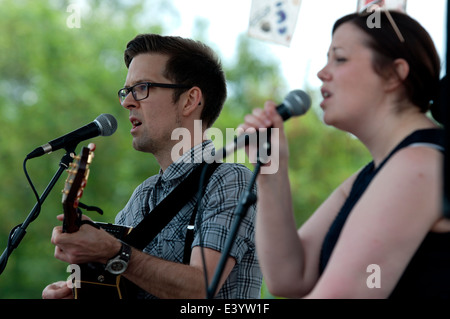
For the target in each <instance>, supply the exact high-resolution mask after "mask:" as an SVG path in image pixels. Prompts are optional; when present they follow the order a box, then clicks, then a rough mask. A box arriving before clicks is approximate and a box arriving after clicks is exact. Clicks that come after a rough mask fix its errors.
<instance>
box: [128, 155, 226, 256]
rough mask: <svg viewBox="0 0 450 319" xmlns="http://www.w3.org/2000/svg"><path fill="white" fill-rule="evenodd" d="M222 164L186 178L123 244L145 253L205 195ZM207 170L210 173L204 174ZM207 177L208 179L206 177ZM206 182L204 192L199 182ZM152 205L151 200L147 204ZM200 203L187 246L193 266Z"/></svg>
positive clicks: (197, 169) (193, 215)
mask: <svg viewBox="0 0 450 319" xmlns="http://www.w3.org/2000/svg"><path fill="white" fill-rule="evenodd" d="M220 164H221V163H216V162H214V163H211V164H206V163H205V162H203V163H201V164H200V165H198V166H197V167H196V168H195V169H194V170H193V171H192V172H191V173H190V174H189V176H188V177H186V178H185V179H184V180H183V181H182V182H181V183H180V184H179V185H178V186H177V187H176V188H175V189H174V190H172V191H171V192H170V194H169V195H167V196H166V197H165V198H164V199H163V200H162V201H161V202H160V203H159V204H158V205H157V206H156V207H155V208H154V209H153V210H152V211H151V212H150V213H148V214H146V216H145V217H144V219H143V220H142V221H141V222H140V223H139V224H138V225H137V226H136V227H134V228H133V230H132V231H131V232H130V233H129V234H128V235H127V236H126V237H125V238H124V239H122V241H124V242H125V243H127V244H129V245H130V246H132V247H135V248H137V249H140V250H143V249H144V248H145V247H147V245H148V244H149V243H150V242H151V241H152V240H153V239H154V238H155V236H156V235H157V234H159V233H160V232H161V230H162V229H163V228H164V227H165V226H166V225H167V224H168V223H169V222H170V221H171V220H172V219H173V217H175V215H176V214H177V213H178V212H179V211H180V210H181V208H183V206H184V205H186V204H187V203H188V201H189V200H190V199H192V198H193V197H194V196H195V195H196V194H198V192H199V191H202V192H203V191H204V189H205V188H206V185H207V181H208V180H209V178H210V177H211V175H212V174H213V173H214V171H215V170H216V168H217V167H218V166H219V165H220ZM203 168H205V169H206V172H203ZM202 173H204V174H205V175H204V177H202V176H201V175H202ZM201 177H202V180H204V181H206V183H205V184H204V186H203V189H202V190H200V189H199V187H200V185H199V182H200V181H201ZM147 202H148V200H147ZM198 205H199V202H197V203H196V205H195V208H194V211H193V214H192V215H191V220H190V222H189V225H188V231H187V234H186V243H185V250H184V258H183V262H184V263H189V259H190V252H191V244H192V241H193V239H194V235H193V231H194V230H193V227H192V226H193V225H194V223H195V216H196V212H197V207H198Z"/></svg>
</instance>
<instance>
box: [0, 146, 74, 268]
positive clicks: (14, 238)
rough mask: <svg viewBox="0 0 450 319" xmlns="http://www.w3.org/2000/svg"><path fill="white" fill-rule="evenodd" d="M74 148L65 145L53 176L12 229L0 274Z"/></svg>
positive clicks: (64, 167)
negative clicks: (21, 221)
mask: <svg viewBox="0 0 450 319" xmlns="http://www.w3.org/2000/svg"><path fill="white" fill-rule="evenodd" d="M74 150H75V146H71V147H67V148H66V151H67V153H66V154H65V155H64V156H63V157H62V158H61V161H60V163H59V168H58V170H57V171H56V173H55V175H54V176H53V178H52V179H51V180H50V182H49V184H48V185H47V187H46V189H45V190H44V192H43V193H42V195H41V196H40V200H39V202H38V203H36V205H34V207H33V209H32V210H31V212H30V213H29V214H28V217H27V218H26V219H25V221H24V222H23V223H22V224H20V225H18V226H16V227H15V229H14V231H11V234H10V236H9V238H8V244H7V247H6V248H5V250H4V251H3V254H2V255H1V257H0V275H1V274H2V273H3V271H4V270H5V268H6V264H7V262H8V258H9V256H10V255H11V253H12V252H13V251H14V250H15V249H16V248H17V247H18V246H19V244H20V242H21V241H22V239H23V237H24V236H25V234H26V229H27V227H28V226H29V224H30V223H31V222H32V221H33V220H35V219H36V218H37V217H38V215H39V212H40V206H41V205H42V203H43V202H44V201H45V199H46V198H47V196H48V195H49V194H50V192H51V190H52V189H53V187H54V186H55V184H56V182H57V181H58V179H59V177H60V176H61V174H62V173H63V172H64V171H65V170H66V169H67V168H68V167H69V164H70V163H72V161H73V158H72V156H71V153H73V152H74Z"/></svg>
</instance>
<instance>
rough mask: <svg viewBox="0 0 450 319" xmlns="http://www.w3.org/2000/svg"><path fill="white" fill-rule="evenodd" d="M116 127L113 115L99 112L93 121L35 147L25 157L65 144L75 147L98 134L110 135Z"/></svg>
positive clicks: (64, 145) (62, 146)
mask: <svg viewBox="0 0 450 319" xmlns="http://www.w3.org/2000/svg"><path fill="white" fill-rule="evenodd" d="M116 129H117V120H116V118H115V117H114V116H112V115H111V114H100V115H99V116H97V118H96V119H95V120H94V121H93V122H91V123H89V124H87V125H85V126H83V127H80V128H79V129H77V130H75V131H72V132H70V133H68V134H66V135H63V136H61V137H58V138H57V139H54V140H53V141H50V142H48V143H47V144H44V145H42V146H40V147H38V148H36V149H35V150H34V151H32V152H31V153H30V154H28V155H27V158H28V159H30V158H34V157H38V156H42V155H44V154H47V153H51V152H53V151H56V150H59V149H61V148H65V147H67V146H70V147H75V146H76V145H77V144H78V143H79V142H81V141H84V140H87V139H90V138H93V137H96V136H99V135H101V136H110V135H112V134H113V133H114V132H115V131H116Z"/></svg>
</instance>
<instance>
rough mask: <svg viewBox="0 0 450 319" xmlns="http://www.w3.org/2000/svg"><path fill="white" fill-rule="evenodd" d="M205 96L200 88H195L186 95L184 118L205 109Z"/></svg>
mask: <svg viewBox="0 0 450 319" xmlns="http://www.w3.org/2000/svg"><path fill="white" fill-rule="evenodd" d="M202 99H203V94H202V90H200V88H199V87H197V86H194V87H192V88H190V89H189V91H187V92H186V93H185V99H184V104H183V110H182V113H183V115H184V116H190V115H191V114H192V113H193V112H194V111H196V110H200V109H203V105H202V104H203V103H202Z"/></svg>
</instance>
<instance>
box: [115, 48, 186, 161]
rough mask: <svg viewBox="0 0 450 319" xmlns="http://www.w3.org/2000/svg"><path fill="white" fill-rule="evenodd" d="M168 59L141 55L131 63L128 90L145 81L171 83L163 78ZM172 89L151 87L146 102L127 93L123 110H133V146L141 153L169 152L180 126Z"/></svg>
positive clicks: (131, 119) (127, 81) (131, 117)
mask: <svg viewBox="0 0 450 319" xmlns="http://www.w3.org/2000/svg"><path fill="white" fill-rule="evenodd" d="M167 59H168V58H167V56H165V55H161V54H147V53H145V54H139V55H137V56H136V57H134V58H133V60H132V61H131V63H130V66H129V69H128V74H127V78H126V82H125V87H130V86H133V85H135V84H137V83H142V82H154V83H171V81H170V80H168V79H167V78H165V77H164V76H163V71H164V69H165V66H166V62H167ZM172 95H173V89H168V88H159V87H150V88H149V95H148V97H147V98H146V99H143V100H141V101H136V100H135V99H134V98H133V96H132V94H131V93H130V94H128V96H127V97H126V99H125V100H124V102H123V107H125V108H126V109H128V110H129V111H130V116H129V119H130V122H131V124H132V128H131V135H132V136H133V147H134V148H135V149H136V150H138V151H142V152H149V153H153V154H154V155H158V154H159V153H161V152H170V149H171V147H172V143H171V134H172V131H173V130H174V129H175V128H178V127H180V126H181V120H180V118H181V115H180V113H179V108H178V105H177V104H174V103H173V99H172Z"/></svg>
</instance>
